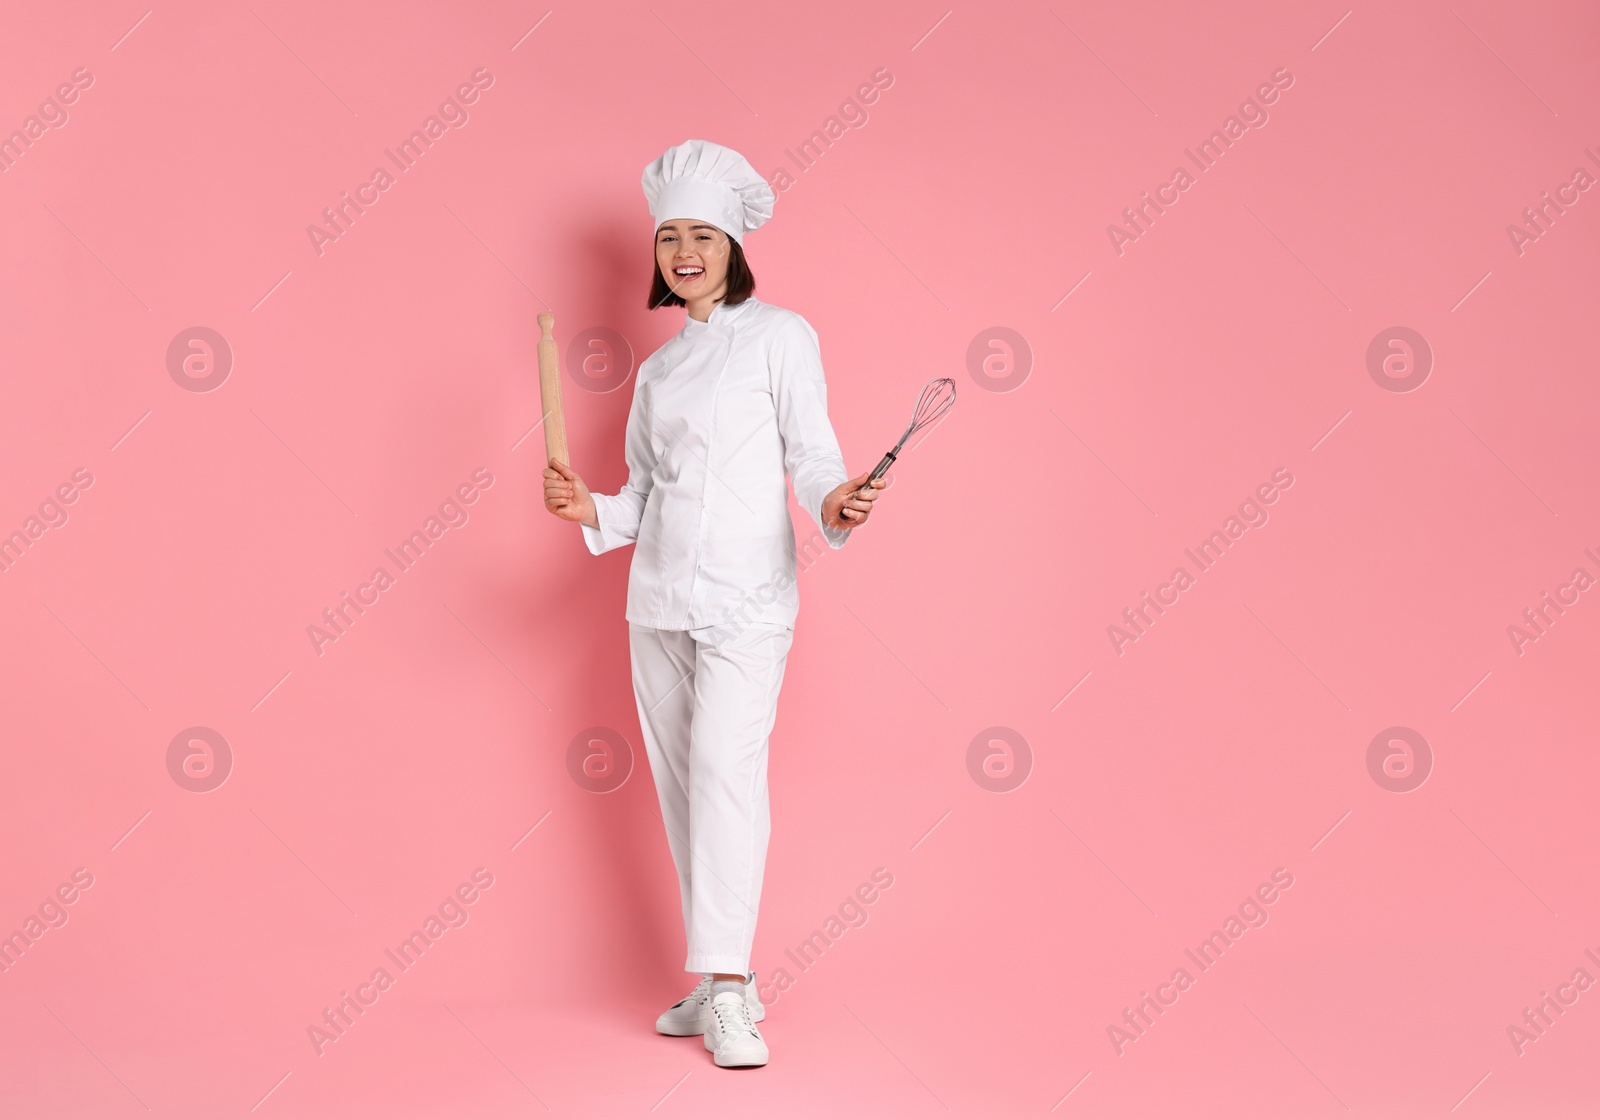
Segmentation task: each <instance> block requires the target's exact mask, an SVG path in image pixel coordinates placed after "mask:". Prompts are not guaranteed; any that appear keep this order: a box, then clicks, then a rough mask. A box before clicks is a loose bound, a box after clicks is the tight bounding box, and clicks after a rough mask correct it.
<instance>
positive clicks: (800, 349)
mask: <svg viewBox="0 0 1600 1120" xmlns="http://www.w3.org/2000/svg"><path fill="white" fill-rule="evenodd" d="M769 373H770V376H771V379H772V380H771V387H772V398H773V401H774V403H775V404H776V406H777V412H778V430H779V431H780V432H781V433H782V435H783V456H784V465H785V466H786V467H787V468H788V471H789V479H790V481H791V482H792V483H793V485H794V495H795V497H796V498H797V499H798V500H799V502H800V506H801V508H802V509H804V510H805V511H806V512H807V513H809V514H810V515H811V519H812V520H813V521H815V522H816V524H817V528H818V529H820V530H821V531H822V535H823V537H824V539H826V540H827V542H828V547H829V548H841V547H843V545H844V543H845V541H847V540H848V539H849V538H850V530H849V529H832V528H829V527H828V526H827V525H826V524H824V523H823V520H822V500H823V499H824V498H826V497H827V496H828V494H829V493H830V492H831V491H832V490H833V489H834V488H835V487H837V486H839V485H841V484H842V483H844V482H847V481H849V478H850V476H849V475H848V474H847V473H846V472H845V466H844V456H843V455H841V454H840V452H839V440H838V438H837V437H836V436H835V435H834V432H833V425H832V424H831V423H830V422H829V421H828V385H827V380H826V378H825V377H824V376H823V372H822V351H821V349H820V347H819V346H818V343H817V332H816V331H815V330H813V329H812V327H811V324H810V323H808V322H806V321H805V319H803V318H802V317H800V316H799V315H794V316H793V317H792V318H791V320H790V321H789V322H788V323H785V324H784V326H783V329H782V330H781V331H779V332H778V335H777V337H776V338H774V340H773V343H772V349H771V358H770V369H769Z"/></svg>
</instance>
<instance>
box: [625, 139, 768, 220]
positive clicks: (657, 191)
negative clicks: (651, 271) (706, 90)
mask: <svg viewBox="0 0 1600 1120" xmlns="http://www.w3.org/2000/svg"><path fill="white" fill-rule="evenodd" d="M641 182H642V183H643V184H644V197H645V201H646V202H648V203H649V204H650V214H651V216H652V217H654V219H655V224H656V227H657V228H660V226H661V223H662V222H666V221H670V220H672V219H673V218H698V219H700V220H701V221H703V222H710V223H711V224H712V225H714V226H716V227H717V228H718V229H720V230H722V231H723V232H724V233H726V234H727V235H728V236H729V237H731V238H733V239H734V240H735V241H737V242H739V244H740V245H741V246H743V244H744V235H745V234H747V233H749V232H750V231H751V230H753V229H755V228H757V227H758V226H760V225H761V224H762V223H764V222H765V221H766V220H767V219H768V218H770V217H772V204H773V202H774V201H775V200H776V196H775V195H774V194H773V193H772V188H771V187H769V186H767V181H766V180H765V179H763V178H762V177H761V176H760V175H758V174H756V169H755V168H753V167H751V166H750V161H749V160H747V159H745V158H744V157H743V156H742V155H740V154H739V153H738V152H736V151H734V150H733V149H732V148H724V147H723V146H722V145H721V144H713V143H711V141H709V140H685V141H684V142H683V143H681V144H679V145H677V146H676V147H673V148H668V149H667V150H666V151H665V152H663V153H662V154H661V158H659V159H657V160H656V161H655V162H654V163H652V164H651V165H650V166H649V167H646V168H645V169H644V176H643V178H642V179H641Z"/></svg>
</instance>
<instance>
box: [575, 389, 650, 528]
mask: <svg viewBox="0 0 1600 1120" xmlns="http://www.w3.org/2000/svg"><path fill="white" fill-rule="evenodd" d="M640 372H641V375H642V373H643V370H642V368H641V370H640ZM648 394H649V389H648V388H647V387H646V386H645V384H644V381H643V380H642V377H641V379H640V380H636V381H635V382H634V386H633V403H632V404H630V405H629V406H628V428H627V433H626V435H625V436H624V440H623V455H624V457H625V458H626V460H627V463H628V481H627V482H626V483H625V484H624V485H623V487H622V489H621V491H619V492H618V493H616V494H595V493H593V492H592V491H591V493H590V496H591V497H592V498H594V510H595V520H597V521H599V522H600V527H599V528H598V529H596V528H594V527H593V526H591V525H584V526H583V543H584V544H586V545H588V546H589V551H590V552H592V553H593V554H594V555H596V556H598V555H600V554H601V553H602V552H609V551H611V550H612V549H613V548H620V547H621V546H622V545H625V544H631V543H632V542H633V541H635V540H637V539H638V537H639V523H640V521H641V520H643V518H644V507H645V503H646V502H647V501H648V500H649V498H650V487H651V485H652V476H653V472H654V470H655V466H656V456H655V451H654V449H653V448H652V447H651V444H650V402H649V396H648Z"/></svg>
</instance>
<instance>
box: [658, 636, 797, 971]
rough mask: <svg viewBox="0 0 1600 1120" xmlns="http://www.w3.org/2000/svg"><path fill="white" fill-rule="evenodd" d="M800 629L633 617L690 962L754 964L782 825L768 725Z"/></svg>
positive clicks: (729, 966)
mask: <svg viewBox="0 0 1600 1120" xmlns="http://www.w3.org/2000/svg"><path fill="white" fill-rule="evenodd" d="M793 639H794V628H793V627H791V626H782V625H779V624H777V623H740V624H738V625H734V626H718V627H704V628H701V629H698V630H656V629H653V628H651V627H648V626H638V625H635V624H633V623H630V624H629V625H628V644H629V650H630V657H631V661H632V666H633V694H634V699H635V701H636V702H637V703H638V707H639V726H640V729H641V730H642V731H643V732H644V744H645V752H646V754H647V755H648V756H649V759H650V773H651V776H652V777H653V778H654V779H655V784H656V794H657V796H658V797H659V798H660V801H661V819H662V820H663V821H664V822H665V824H666V826H667V844H668V846H669V847H670V848H671V850H672V861H673V863H675V864H676V865H677V868H678V889H679V891H680V893H681V896H682V903H683V928H684V933H685V935H686V937H687V939H688V943H689V952H688V957H687V959H686V960H685V961H684V965H683V967H684V969H685V970H686V971H688V972H726V973H737V974H738V975H741V976H742V975H744V974H745V973H746V972H748V971H749V965H750V948H751V945H752V944H753V943H754V941H755V934H756V908H757V905H758V904H759V902H760V900H761V877H762V873H763V872H764V871H765V869H766V862H767V837H768V836H769V835H770V833H771V831H772V824H771V817H770V815H769V806H768V801H767V736H768V735H769V734H770V733H771V731H772V725H773V721H774V720H775V719H776V717H777V710H778V689H779V687H780V686H781V685H782V683H783V669H784V663H785V662H786V661H787V659H788V656H789V646H790V643H791V642H792V641H793Z"/></svg>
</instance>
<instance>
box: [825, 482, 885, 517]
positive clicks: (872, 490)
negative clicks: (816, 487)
mask: <svg viewBox="0 0 1600 1120" xmlns="http://www.w3.org/2000/svg"><path fill="white" fill-rule="evenodd" d="M871 474H872V472H871V471H868V472H866V474H862V475H858V476H857V477H855V478H852V479H851V480H850V481H849V482H846V483H844V484H843V485H842V486H836V487H835V488H834V489H833V490H832V491H831V492H830V493H829V494H828V496H827V497H826V498H824V499H822V523H823V524H824V525H826V526H828V528H830V529H854V528H856V527H857V526H860V525H864V524H866V521H867V518H869V517H871V516H872V503H873V502H875V501H877V500H878V495H879V494H881V493H882V492H883V488H884V487H885V486H887V485H888V482H887V481H886V480H885V479H882V478H874V479H873V480H872V484H871V485H870V486H869V485H868V484H867V477H868V476H869V475H871Z"/></svg>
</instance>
